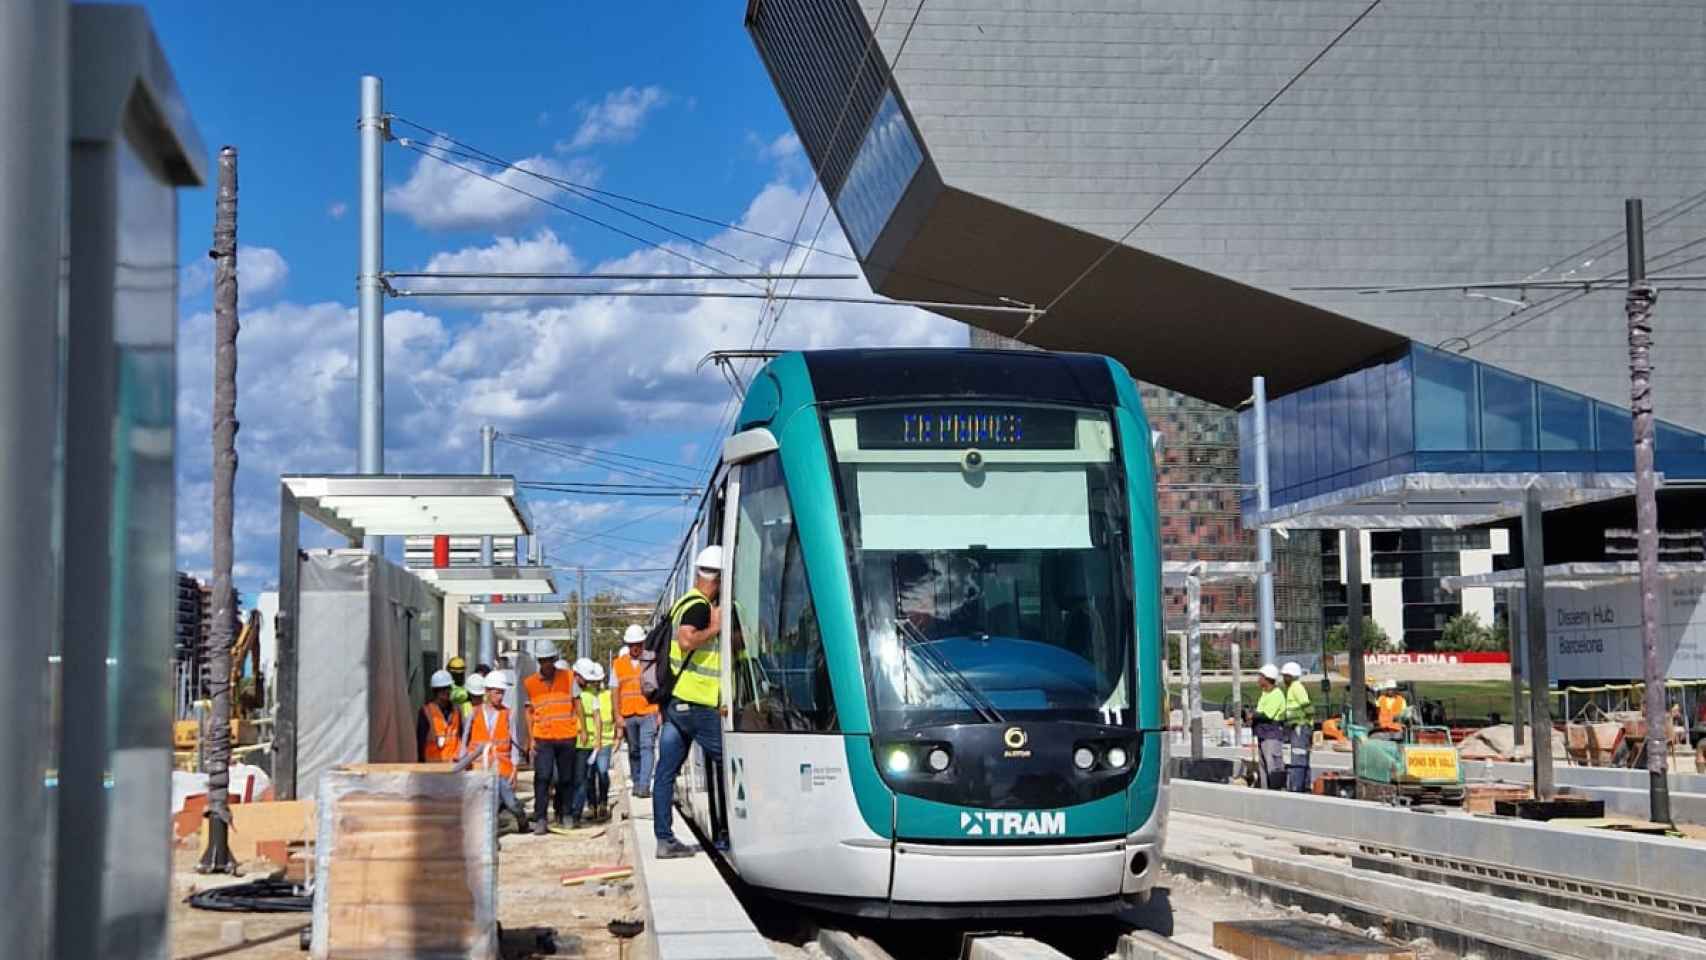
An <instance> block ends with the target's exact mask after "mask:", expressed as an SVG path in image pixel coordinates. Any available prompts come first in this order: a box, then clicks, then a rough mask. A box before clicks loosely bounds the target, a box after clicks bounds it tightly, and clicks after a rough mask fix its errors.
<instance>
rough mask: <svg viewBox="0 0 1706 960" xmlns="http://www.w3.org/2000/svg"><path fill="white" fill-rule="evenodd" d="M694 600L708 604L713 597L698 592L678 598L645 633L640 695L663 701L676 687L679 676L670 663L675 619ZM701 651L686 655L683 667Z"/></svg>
mask: <svg viewBox="0 0 1706 960" xmlns="http://www.w3.org/2000/svg"><path fill="white" fill-rule="evenodd" d="M694 602H698V603H704V604H707V605H708V604H709V603H710V601H709V600H706V599H705V598H704V597H702V596H700V595H698V594H689V595H687V596H685V597H682V598H681V599H680V600H677V601H676V602H675V606H673V607H671V608H670V610H669V616H667V617H660V618H659V619H658V622H657V623H654V624H652V628H651V630H649V631H648V632H647V633H646V639H645V642H644V643H642V644H640V695H641V696H643V697H645V698H646V702H647V703H654V704H662V703H663V702H664V701H666V700H668V699H669V695H670V694H671V693H673V692H674V691H675V680H676V678H677V677H679V676H680V674H679V673H677V672H676V671H674V670H671V669H670V667H669V646H670V643H671V642H672V641H673V640H674V639H675V619H676V616H677V615H679V614H680V613H681V612H682V611H684V610H686V609H687V607H689V606H691V605H692V604H693V603H694ZM698 653H699V651H697V650H695V651H693V652H692V653H689V654H688V655H687V659H686V660H685V661H683V662H682V664H681V668H682V669H683V670H685V669H687V664H689V663H692V662H693V658H694V657H695V656H697V655H698Z"/></svg>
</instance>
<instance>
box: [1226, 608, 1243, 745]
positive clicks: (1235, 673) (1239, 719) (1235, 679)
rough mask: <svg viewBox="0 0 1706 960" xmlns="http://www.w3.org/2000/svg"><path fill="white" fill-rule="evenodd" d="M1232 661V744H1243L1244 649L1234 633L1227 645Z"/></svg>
mask: <svg viewBox="0 0 1706 960" xmlns="http://www.w3.org/2000/svg"><path fill="white" fill-rule="evenodd" d="M1227 653H1228V654H1230V655H1231V661H1232V745H1233V746H1234V747H1240V746H1243V745H1244V651H1243V649H1242V648H1241V647H1240V645H1239V643H1238V640H1237V637H1236V635H1234V637H1233V640H1232V642H1231V643H1230V644H1228V645H1227Z"/></svg>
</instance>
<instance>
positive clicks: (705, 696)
mask: <svg viewBox="0 0 1706 960" xmlns="http://www.w3.org/2000/svg"><path fill="white" fill-rule="evenodd" d="M695 602H698V603H703V604H706V605H707V606H709V605H710V603H711V600H710V598H709V597H707V596H705V595H704V594H703V593H700V592H699V589H698V588H697V587H695V588H693V589H692V590H689V591H687V593H685V594H683V595H682V597H681V599H680V600H677V601H675V607H674V608H673V609H671V610H670V612H669V621H670V626H672V627H674V628H675V629H677V630H679V629H681V618H682V617H683V616H685V615H686V614H687V608H689V607H691V606H693V604H694V603H695ZM722 639H723V638H722V637H721V635H719V636H718V637H716V638H715V639H713V640H712V641H711V643H710V644H709V645H707V646H703V647H700V648H699V649H697V650H695V651H693V654H692V659H691V660H689V659H688V658H687V654H685V653H684V652H683V651H682V649H681V644H679V643H677V642H676V639H675V637H674V635H673V634H672V635H671V636H670V638H669V669H670V670H671V672H673V673H674V674H675V692H674V693H673V694H672V695H673V696H674V697H675V699H677V700H685V701H686V702H688V703H696V704H698V705H700V706H702V707H715V706H717V705H718V704H719V703H721V702H722V695H723V681H722V677H723V658H722V655H721V654H720V653H719V649H720V647H721V644H722Z"/></svg>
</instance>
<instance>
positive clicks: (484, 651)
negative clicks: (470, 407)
mask: <svg viewBox="0 0 1706 960" xmlns="http://www.w3.org/2000/svg"><path fill="white" fill-rule="evenodd" d="M497 437H498V431H497V430H496V429H495V428H494V427H493V426H492V425H491V424H489V423H488V424H485V425H484V426H482V427H480V472H481V473H483V474H485V475H487V476H491V475H492V473H493V471H494V470H495V469H496V459H497ZM491 565H492V538H491V537H481V538H480V566H482V567H489V566H491ZM487 599H488V600H489V599H491V598H490V597H488V598H487ZM497 655H498V651H497V646H496V644H495V642H494V640H493V638H492V625H491V623H490V622H489V621H486V620H481V621H480V658H479V662H480V663H489V664H493V665H494V666H495V665H496V664H497V662H498V660H497Z"/></svg>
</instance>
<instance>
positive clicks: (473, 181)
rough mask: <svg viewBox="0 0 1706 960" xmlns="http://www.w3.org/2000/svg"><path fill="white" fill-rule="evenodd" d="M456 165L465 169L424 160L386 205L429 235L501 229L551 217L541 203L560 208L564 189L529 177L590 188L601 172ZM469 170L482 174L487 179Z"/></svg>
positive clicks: (583, 165) (530, 164)
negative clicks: (431, 233) (583, 184)
mask: <svg viewBox="0 0 1706 960" xmlns="http://www.w3.org/2000/svg"><path fill="white" fill-rule="evenodd" d="M452 159H454V158H452ZM455 162H456V163H457V164H459V165H460V166H461V167H465V168H467V169H458V168H457V167H453V166H450V165H449V164H447V163H444V162H441V161H439V160H435V159H432V158H431V157H428V156H425V155H422V156H420V157H419V158H417V159H416V161H415V168H414V170H413V171H412V172H410V174H409V179H408V180H406V181H404V182H403V183H402V184H401V185H400V186H395V187H391V188H389V189H387V190H386V191H385V203H386V204H387V205H388V207H389V208H390V209H392V210H396V211H397V212H399V213H402V214H404V215H405V216H407V217H408V218H409V219H410V220H412V221H414V223H415V225H416V226H418V227H424V228H426V229H428V230H472V229H498V228H503V227H507V226H513V225H515V224H519V223H524V222H526V221H528V220H533V219H537V218H538V217H540V216H542V215H544V214H545V213H547V212H548V211H549V208H548V207H546V206H545V205H544V204H542V203H540V202H539V198H542V199H546V200H551V201H553V202H560V201H561V199H562V197H563V196H564V194H563V191H562V190H561V189H559V188H558V187H556V186H554V185H552V184H551V183H549V182H547V181H544V180H540V179H539V178H538V177H534V176H529V172H531V173H536V174H541V175H544V176H547V177H559V178H564V179H568V180H573V181H576V182H578V183H588V182H591V181H593V180H596V179H597V176H598V171H597V167H596V166H595V165H593V164H592V163H590V162H587V161H578V162H573V163H567V164H565V163H560V162H558V161H556V160H552V159H550V158H548V157H544V156H532V157H528V158H526V159H525V160H519V161H516V163H515V166H516V167H519V168H520V169H504V170H496V171H494V170H493V168H489V167H485V168H482V166H481V165H480V164H477V163H473V162H471V161H465V160H460V159H456V160H455ZM468 170H479V171H480V173H482V174H485V177H482V176H476V175H474V174H472V173H469V172H468ZM486 177H490V179H486ZM517 191H523V192H517ZM527 194H531V196H528V195H527Z"/></svg>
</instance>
